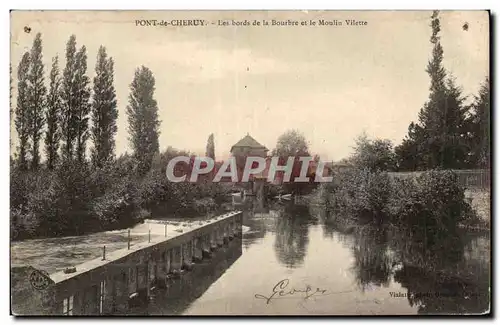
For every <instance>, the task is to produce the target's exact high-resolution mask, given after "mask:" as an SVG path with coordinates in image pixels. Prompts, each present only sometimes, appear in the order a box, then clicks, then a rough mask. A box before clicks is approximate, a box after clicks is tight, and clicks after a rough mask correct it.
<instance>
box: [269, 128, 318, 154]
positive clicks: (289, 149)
mask: <svg viewBox="0 0 500 325" xmlns="http://www.w3.org/2000/svg"><path fill="white" fill-rule="evenodd" d="M272 155H273V156H278V157H296V156H299V157H303V156H309V146H308V144H307V141H306V138H305V137H304V135H303V134H302V133H300V132H299V131H297V130H289V131H286V132H285V133H283V134H282V135H280V136H279V138H278V142H277V144H276V148H274V149H273V151H272Z"/></svg>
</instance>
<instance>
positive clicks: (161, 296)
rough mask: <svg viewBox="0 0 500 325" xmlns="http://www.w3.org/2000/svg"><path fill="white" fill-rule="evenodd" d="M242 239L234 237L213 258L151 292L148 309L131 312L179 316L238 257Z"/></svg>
mask: <svg viewBox="0 0 500 325" xmlns="http://www.w3.org/2000/svg"><path fill="white" fill-rule="evenodd" d="M241 247H242V246H241V239H238V238H235V239H234V240H233V241H231V242H230V243H229V245H228V246H227V247H222V248H220V249H219V250H217V251H216V252H215V254H214V255H213V257H212V258H211V259H208V260H203V261H202V262H200V263H199V264H196V265H195V267H194V268H193V270H192V271H190V272H188V273H186V274H184V275H183V276H182V277H181V278H179V279H174V280H171V281H170V282H169V283H168V287H167V288H166V289H161V290H159V291H158V292H157V293H156V294H154V295H153V297H152V299H151V301H150V302H149V304H148V306H147V308H142V309H141V308H139V309H137V310H132V311H131V312H130V313H129V314H131V315H134V314H135V315H138V314H142V315H178V314H182V313H183V312H184V311H185V310H186V309H187V308H188V307H189V306H190V305H191V303H192V302H193V301H195V300H196V299H197V298H199V297H200V296H201V295H202V294H203V293H204V292H205V291H207V289H208V288H209V287H210V286H211V285H212V284H213V283H214V282H216V281H217V279H219V278H220V277H221V276H222V274H224V272H226V270H227V269H229V268H230V267H231V265H233V263H234V262H235V261H236V260H237V259H238V258H239V257H240V256H241V254H242V250H241Z"/></svg>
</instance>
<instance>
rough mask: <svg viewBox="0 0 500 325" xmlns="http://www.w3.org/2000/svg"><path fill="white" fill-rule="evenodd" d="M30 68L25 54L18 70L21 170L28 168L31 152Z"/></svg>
mask: <svg viewBox="0 0 500 325" xmlns="http://www.w3.org/2000/svg"><path fill="white" fill-rule="evenodd" d="M29 68H30V54H29V53H28V52H26V53H24V55H23V57H22V59H21V62H19V66H18V68H17V79H18V83H17V105H16V120H15V125H16V131H17V135H18V137H19V147H18V166H19V168H20V169H21V170H26V169H27V168H28V163H27V153H28V151H29V150H30V142H29V136H30V124H29V122H30V119H29V109H30V107H29V105H30V100H29V88H28V83H29V80H28V76H29Z"/></svg>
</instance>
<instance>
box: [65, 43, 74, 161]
mask: <svg viewBox="0 0 500 325" xmlns="http://www.w3.org/2000/svg"><path fill="white" fill-rule="evenodd" d="M75 56H76V37H75V35H71V36H70V38H69V40H68V42H67V43H66V67H65V68H64V71H63V81H62V91H61V99H62V110H61V136H62V140H63V148H62V149H63V150H62V156H63V157H64V159H66V160H72V159H73V155H74V150H73V149H74V143H75V134H76V126H75V118H74V115H75V110H76V103H77V100H76V95H77V94H76V90H75V78H76V77H75V75H76V58H75Z"/></svg>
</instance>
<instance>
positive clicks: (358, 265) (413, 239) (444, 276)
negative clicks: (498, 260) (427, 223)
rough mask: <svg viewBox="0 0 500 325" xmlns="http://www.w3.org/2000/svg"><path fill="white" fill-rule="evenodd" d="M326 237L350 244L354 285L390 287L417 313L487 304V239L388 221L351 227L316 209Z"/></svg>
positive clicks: (449, 311) (477, 307) (471, 308)
mask: <svg viewBox="0 0 500 325" xmlns="http://www.w3.org/2000/svg"><path fill="white" fill-rule="evenodd" d="M320 219H321V220H322V221H323V222H322V225H323V230H324V231H323V234H324V236H325V237H326V238H334V237H337V238H339V240H340V241H342V242H343V243H344V244H345V245H346V246H348V247H350V249H351V251H352V256H353V257H354V262H353V265H352V268H351V270H350V271H351V272H353V274H354V277H355V279H356V282H357V285H358V287H359V288H360V289H361V290H362V291H365V290H367V289H370V288H373V287H380V286H383V287H388V286H389V285H390V283H391V281H393V282H396V283H399V284H400V285H401V286H402V287H403V288H404V290H403V291H401V292H397V293H396V292H395V293H394V296H395V297H396V296H397V295H399V297H398V298H400V297H401V296H402V297H403V298H406V299H407V300H408V303H409V305H410V306H412V307H413V306H415V307H417V310H418V313H419V314H464V313H483V312H486V311H488V309H489V306H490V259H489V256H490V238H489V235H488V234H475V233H466V232H458V233H456V234H447V235H441V236H439V237H437V236H434V237H430V236H429V235H427V236H425V235H423V236H415V235H414V234H411V233H408V232H403V231H400V230H397V229H394V228H391V227H390V226H382V227H381V226H372V225H362V226H354V227H353V226H352V225H346V224H339V222H336V221H332V219H331V218H329V217H328V215H327V213H323V214H320Z"/></svg>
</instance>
